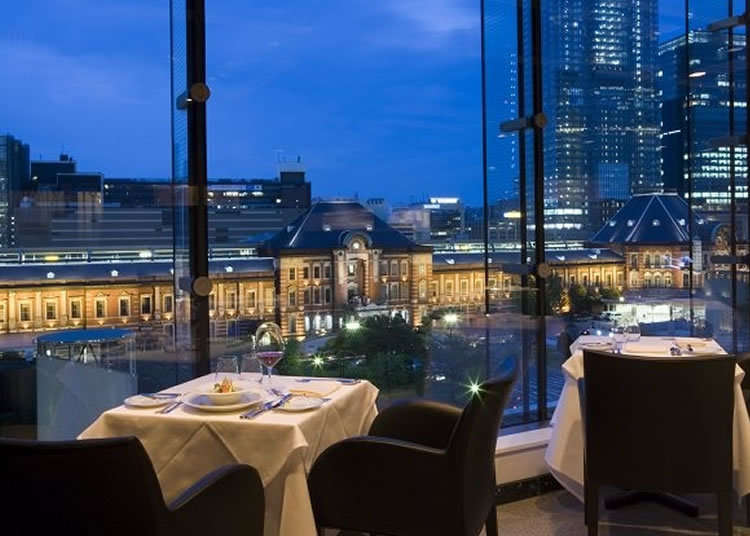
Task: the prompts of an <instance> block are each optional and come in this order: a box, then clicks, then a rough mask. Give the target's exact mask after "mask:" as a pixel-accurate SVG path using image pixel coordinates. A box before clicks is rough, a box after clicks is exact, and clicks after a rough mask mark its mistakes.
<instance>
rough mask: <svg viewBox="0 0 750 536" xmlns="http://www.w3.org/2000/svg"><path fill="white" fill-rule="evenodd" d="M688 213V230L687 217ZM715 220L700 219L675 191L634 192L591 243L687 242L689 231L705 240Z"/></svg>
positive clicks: (713, 227)
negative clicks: (690, 222)
mask: <svg viewBox="0 0 750 536" xmlns="http://www.w3.org/2000/svg"><path fill="white" fill-rule="evenodd" d="M691 216H692V222H693V225H692V230H691V229H690V225H689V220H690V218H691ZM716 227H717V224H716V223H715V222H708V221H706V220H704V219H703V218H702V217H701V216H700V215H699V214H698V213H696V212H695V211H693V212H692V215H691V214H690V210H689V207H688V204H687V202H686V201H685V200H684V199H683V198H682V197H680V196H679V195H677V194H673V193H661V194H641V195H634V196H633V197H632V198H631V199H630V200H629V201H628V202H627V203H626V204H625V206H624V207H622V208H621V209H620V210H619V211H618V212H617V214H615V216H614V217H613V218H612V219H611V220H609V221H608V222H607V223H606V224H605V225H604V227H602V228H601V229H600V230H599V232H598V233H596V234H595V235H594V237H593V238H592V239H591V242H592V243H594V244H622V245H639V244H646V245H648V244H688V243H689V242H690V233H691V231H692V234H693V236H695V237H700V238H701V239H704V240H706V239H709V238H710V237H711V235H712V233H713V231H714V229H716Z"/></svg>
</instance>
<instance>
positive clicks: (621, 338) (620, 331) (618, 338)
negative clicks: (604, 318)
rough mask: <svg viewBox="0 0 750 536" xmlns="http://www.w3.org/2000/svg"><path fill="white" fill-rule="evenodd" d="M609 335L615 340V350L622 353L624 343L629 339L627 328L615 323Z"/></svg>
mask: <svg viewBox="0 0 750 536" xmlns="http://www.w3.org/2000/svg"><path fill="white" fill-rule="evenodd" d="M609 336H610V337H612V339H613V340H614V341H615V351H617V353H620V352H621V351H622V346H623V344H624V343H625V341H626V340H627V334H626V333H625V328H624V327H623V326H618V325H615V326H613V327H612V331H611V332H610V333H609Z"/></svg>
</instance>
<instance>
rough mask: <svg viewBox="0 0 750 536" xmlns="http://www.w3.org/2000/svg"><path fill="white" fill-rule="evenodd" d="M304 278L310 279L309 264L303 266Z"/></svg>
mask: <svg viewBox="0 0 750 536" xmlns="http://www.w3.org/2000/svg"><path fill="white" fill-rule="evenodd" d="M302 279H310V268H309V267H308V266H305V267H303V268H302Z"/></svg>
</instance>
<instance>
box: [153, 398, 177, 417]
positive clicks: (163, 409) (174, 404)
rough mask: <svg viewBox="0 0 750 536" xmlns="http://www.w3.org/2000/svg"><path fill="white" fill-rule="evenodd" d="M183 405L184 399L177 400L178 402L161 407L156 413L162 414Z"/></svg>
mask: <svg viewBox="0 0 750 536" xmlns="http://www.w3.org/2000/svg"><path fill="white" fill-rule="evenodd" d="M181 405H182V400H177V401H176V402H172V403H171V404H169V405H168V406H165V407H163V408H162V409H160V410H159V411H157V412H156V413H162V414H164V413H171V412H173V411H174V410H176V409H177V408H178V407H180V406H181Z"/></svg>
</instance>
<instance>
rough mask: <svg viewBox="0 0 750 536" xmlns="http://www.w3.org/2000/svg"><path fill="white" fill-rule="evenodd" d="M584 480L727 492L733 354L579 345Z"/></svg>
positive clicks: (644, 487)
mask: <svg viewBox="0 0 750 536" xmlns="http://www.w3.org/2000/svg"><path fill="white" fill-rule="evenodd" d="M583 359H584V388H583V392H584V393H583V394H584V398H583V400H584V408H583V413H584V415H583V421H584V426H585V445H586V446H585V459H586V464H585V470H586V479H587V482H591V483H592V484H596V485H601V484H608V485H613V486H618V487H621V488H624V489H637V490H643V491H658V490H663V491H673V492H696V493H697V492H718V491H731V489H732V418H733V407H734V389H733V384H734V367H735V362H734V359H733V358H732V357H731V356H726V355H723V356H707V357H679V358H677V357H673V358H664V359H661V358H660V359H654V358H645V357H630V356H622V355H613V354H607V353H601V352H592V351H588V350H584V354H583Z"/></svg>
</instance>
